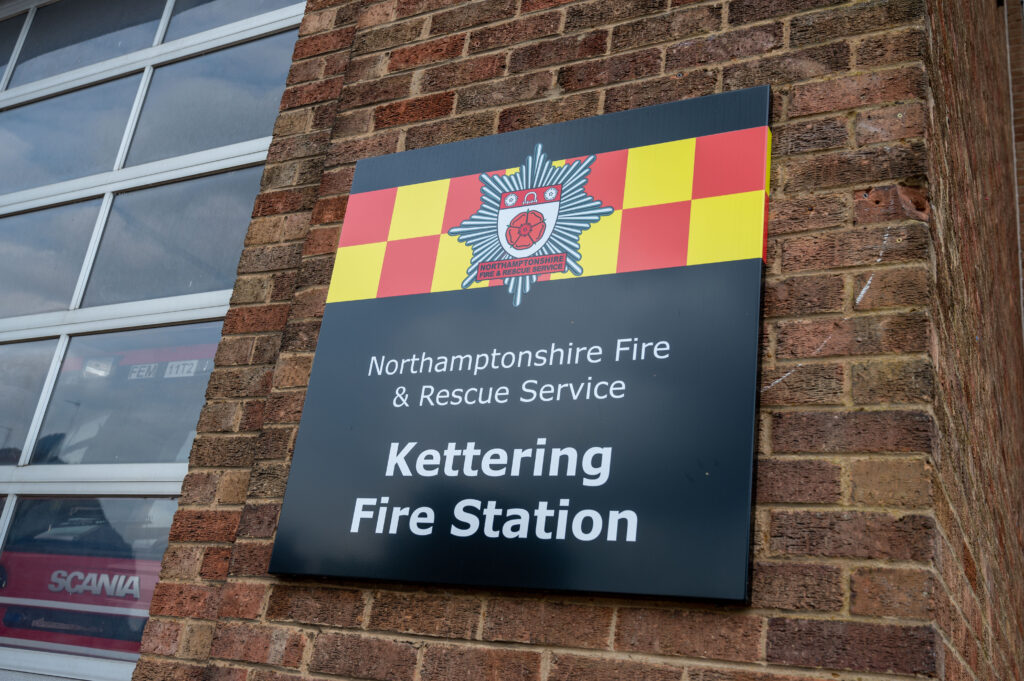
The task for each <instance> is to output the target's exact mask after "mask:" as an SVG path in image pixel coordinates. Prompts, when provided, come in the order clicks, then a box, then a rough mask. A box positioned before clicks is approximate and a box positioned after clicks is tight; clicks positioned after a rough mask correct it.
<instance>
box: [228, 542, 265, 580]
mask: <svg viewBox="0 0 1024 681" xmlns="http://www.w3.org/2000/svg"><path fill="white" fill-rule="evenodd" d="M273 549H274V544H273V542H269V541H266V542H264V541H259V542H256V541H247V542H235V545H234V548H232V549H231V566H230V567H229V568H228V574H229V575H235V576H237V577H261V576H265V575H266V574H267V569H268V568H269V567H270V554H271V552H272V551H273Z"/></svg>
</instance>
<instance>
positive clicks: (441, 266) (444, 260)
mask: <svg viewBox="0 0 1024 681" xmlns="http://www.w3.org/2000/svg"><path fill="white" fill-rule="evenodd" d="M472 255H473V251H472V250H471V249H470V248H469V246H467V245H466V244H463V243H459V240H458V239H456V238H455V237H454V236H449V235H448V234H442V235H441V241H440V243H438V244H437V260H435V261H434V278H433V280H431V282H430V292H431V293H436V292H438V291H457V290H459V289H461V288H462V281H463V280H464V279H465V278H466V269H467V268H468V267H469V259H470V258H471V257H472ZM481 286H487V282H482V283H481V282H479V281H478V282H475V283H473V284H471V285H470V288H480V287H481Z"/></svg>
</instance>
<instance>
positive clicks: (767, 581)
mask: <svg viewBox="0 0 1024 681" xmlns="http://www.w3.org/2000/svg"><path fill="white" fill-rule="evenodd" d="M751 607H754V608H778V609H780V610H816V611H821V612H834V611H837V610H840V609H842V607H843V571H842V569H841V568H839V567H837V566H834V565H815V564H805V563H756V564H755V565H754V571H753V586H752V587H751Z"/></svg>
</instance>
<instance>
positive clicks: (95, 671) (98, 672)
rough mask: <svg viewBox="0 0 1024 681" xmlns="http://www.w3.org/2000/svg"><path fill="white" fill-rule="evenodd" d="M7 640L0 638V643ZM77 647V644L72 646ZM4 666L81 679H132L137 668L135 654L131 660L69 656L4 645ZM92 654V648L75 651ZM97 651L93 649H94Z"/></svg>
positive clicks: (126, 680) (95, 680) (17, 669)
mask: <svg viewBox="0 0 1024 681" xmlns="http://www.w3.org/2000/svg"><path fill="white" fill-rule="evenodd" d="M7 642H10V643H12V644H15V645H24V642H23V641H13V640H10V639H8V641H7ZM2 643H5V641H3V640H0V644H2ZM70 647H74V646H70ZM3 651H4V669H10V670H12V671H16V672H25V673H27V674H44V675H50V676H59V677H62V678H67V679H81V680H82V681H131V678H132V672H133V671H134V670H135V662H134V660H135V659H136V658H137V657H138V656H137V655H136V656H133V657H132V658H131V660H124V661H122V660H101V659H99V658H95V657H92V658H87V657H80V658H69V657H68V656H67V655H66V654H61V653H51V652H43V651H36V650H23V649H18V648H4V649H3ZM68 652H78V653H86V654H90V653H93V651H91V650H88V649H87V648H79V649H77V650H75V651H68ZM93 654H94V653H93Z"/></svg>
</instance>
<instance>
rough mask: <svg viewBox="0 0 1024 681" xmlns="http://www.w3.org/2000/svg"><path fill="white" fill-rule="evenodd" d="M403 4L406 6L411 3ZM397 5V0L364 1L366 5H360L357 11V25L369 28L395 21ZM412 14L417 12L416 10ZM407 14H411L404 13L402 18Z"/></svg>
mask: <svg viewBox="0 0 1024 681" xmlns="http://www.w3.org/2000/svg"><path fill="white" fill-rule="evenodd" d="M402 4H403V6H404V5H406V4H410V3H402ZM396 5H397V2H396V0H388V1H387V2H378V3H364V6H362V7H360V8H359V9H358V11H357V12H356V26H358V27H359V28H368V27H371V26H380V25H381V24H387V23H390V22H391V21H394V20H395V18H396V13H395V9H396ZM411 14H415V12H413V13H411ZM407 16H410V14H403V15H402V17H400V18H403V19H404V18H405V17H407Z"/></svg>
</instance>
